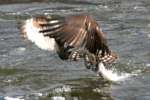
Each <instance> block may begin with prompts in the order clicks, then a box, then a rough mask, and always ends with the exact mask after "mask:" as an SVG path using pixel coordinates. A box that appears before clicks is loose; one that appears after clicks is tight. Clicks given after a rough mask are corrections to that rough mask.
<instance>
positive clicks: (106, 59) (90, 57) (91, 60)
mask: <svg viewBox="0 0 150 100" xmlns="http://www.w3.org/2000/svg"><path fill="white" fill-rule="evenodd" d="M84 58H85V65H86V67H87V68H88V69H92V70H93V71H97V70H98V64H99V63H103V64H104V65H110V64H113V63H115V62H116V61H117V59H118V56H117V54H116V53H114V52H110V54H105V55H104V56H101V55H98V56H96V55H94V54H91V53H87V54H86V55H85V57H84Z"/></svg>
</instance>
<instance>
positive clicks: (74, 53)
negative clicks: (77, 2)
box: [21, 14, 118, 72]
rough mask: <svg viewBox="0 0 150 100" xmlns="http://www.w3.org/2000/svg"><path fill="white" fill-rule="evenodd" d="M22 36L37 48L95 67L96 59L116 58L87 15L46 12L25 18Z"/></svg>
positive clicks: (99, 30)
mask: <svg viewBox="0 0 150 100" xmlns="http://www.w3.org/2000/svg"><path fill="white" fill-rule="evenodd" d="M21 33H22V36H23V37H24V38H25V39H28V40H30V41H32V42H33V43H35V44H36V45H37V46H38V47H39V48H41V49H43V50H48V51H55V52H56V53H57V54H58V55H59V57H60V58H61V59H62V60H67V59H71V60H74V61H78V60H79V59H81V58H83V59H84V62H85V66H86V67H87V68H88V69H92V70H93V71H96V72H97V71H98V68H99V67H98V65H99V63H103V64H104V65H105V64H112V63H114V62H115V61H116V59H117V58H118V57H117V55H116V53H114V52H112V50H110V48H109V47H108V44H107V40H106V36H105V33H103V32H102V30H101V28H100V27H99V25H98V23H97V22H96V20H95V19H94V18H92V17H91V16H89V15H84V14H81V15H70V16H65V17H64V16H63V17H62V16H58V15H46V16H36V17H32V18H30V19H27V20H25V21H24V22H23V24H22V25H21Z"/></svg>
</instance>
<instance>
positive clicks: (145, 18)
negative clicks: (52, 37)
mask: <svg viewBox="0 0 150 100" xmlns="http://www.w3.org/2000/svg"><path fill="white" fill-rule="evenodd" d="M45 1H46V0H45ZM80 13H86V14H87V13H88V14H90V15H92V16H93V17H94V18H95V19H96V20H97V21H98V23H99V24H100V25H101V28H102V30H103V32H105V33H106V34H107V38H108V43H109V45H110V47H111V48H112V49H113V50H114V51H116V52H117V53H118V55H119V61H118V62H117V64H116V65H115V66H114V67H115V68H116V69H117V70H118V71H120V72H125V73H130V74H133V73H136V74H137V76H134V77H131V78H127V79H126V80H124V81H122V82H119V84H114V83H109V82H108V81H106V80H104V79H102V78H100V77H98V76H96V74H95V73H93V72H92V71H90V70H87V69H86V68H85V66H84V64H83V62H82V61H80V62H79V63H75V62H69V61H62V60H60V59H59V58H58V56H57V55H55V54H52V53H50V52H48V51H43V50H41V49H39V48H38V47H36V46H35V45H34V44H32V43H31V42H29V41H24V40H23V39H22V38H21V37H20V31H19V29H18V27H19V25H20V22H21V21H23V20H25V19H27V18H30V17H32V16H36V15H43V14H45V15H47V14H58V15H62V16H66V15H72V14H80ZM149 72H150V1H148V0H136V1H133V0H132V1H131V0H87V1H84V0H82V1H78V0H73V1H69V0H67V1H66V2H63V1H57V2H55V1H54V0H53V2H49V1H48V0H47V1H46V2H27V3H26V2H24V3H22V2H12V3H9V4H7V3H6V2H5V3H3V2H2V3H1V5H0V87H1V88H0V100H1V99H2V100H3V98H4V97H5V99H10V98H20V99H25V100H39V99H40V100H50V99H52V100H57V99H58V100H150V92H149V91H150V77H149V76H150V74H149Z"/></svg>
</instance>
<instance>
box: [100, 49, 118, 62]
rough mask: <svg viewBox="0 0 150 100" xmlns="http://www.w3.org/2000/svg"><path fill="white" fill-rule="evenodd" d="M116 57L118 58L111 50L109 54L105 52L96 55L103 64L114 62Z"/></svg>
mask: <svg viewBox="0 0 150 100" xmlns="http://www.w3.org/2000/svg"><path fill="white" fill-rule="evenodd" d="M117 59H118V56H117V54H116V53H114V52H111V53H110V54H105V55H104V56H103V57H102V56H98V60H99V62H103V63H104V64H111V63H114V62H115V61H116V60H117Z"/></svg>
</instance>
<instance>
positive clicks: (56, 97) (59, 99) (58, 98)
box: [52, 96, 65, 100]
mask: <svg viewBox="0 0 150 100" xmlns="http://www.w3.org/2000/svg"><path fill="white" fill-rule="evenodd" d="M52 100H65V98H64V97H62V96H54V97H52Z"/></svg>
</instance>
